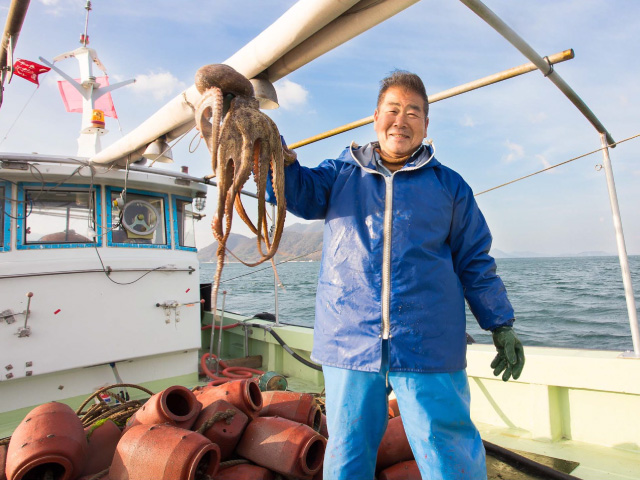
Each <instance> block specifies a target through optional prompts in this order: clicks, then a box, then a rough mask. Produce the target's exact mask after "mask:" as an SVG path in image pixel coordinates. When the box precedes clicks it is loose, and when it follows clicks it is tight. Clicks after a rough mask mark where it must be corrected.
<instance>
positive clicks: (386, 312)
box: [349, 142, 435, 340]
mask: <svg viewBox="0 0 640 480" xmlns="http://www.w3.org/2000/svg"><path fill="white" fill-rule="evenodd" d="M353 146H354V143H353V142H351V146H350V148H349V153H350V154H351V158H353V159H354V160H355V162H356V164H358V165H360V168H362V169H363V170H365V171H367V172H369V173H375V174H378V175H380V176H381V177H382V178H384V183H385V198H384V227H383V230H384V231H383V238H384V241H383V244H382V292H381V299H380V303H381V308H382V312H381V313H382V333H381V334H380V337H381V338H382V339H383V340H388V339H389V338H391V337H392V335H391V334H390V330H391V318H390V311H391V309H390V300H391V224H392V221H393V215H392V213H393V177H394V175H395V174H396V173H397V172H400V171H404V172H407V171H411V170H417V169H419V168H422V167H423V166H424V165H426V164H428V163H429V162H430V161H431V159H432V158H433V155H434V154H433V153H432V154H431V157H429V160H427V161H426V162H425V163H423V164H422V165H420V166H417V167H416V166H414V167H409V168H405V169H403V170H397V171H395V172H392V173H391V175H389V176H386V175H383V174H382V173H380V172H379V171H377V170H374V169H371V168H368V167H365V166H364V165H362V164H361V163H360V162H359V161H358V159H357V158H356V157H355V155H354V154H353ZM434 153H435V152H434Z"/></svg>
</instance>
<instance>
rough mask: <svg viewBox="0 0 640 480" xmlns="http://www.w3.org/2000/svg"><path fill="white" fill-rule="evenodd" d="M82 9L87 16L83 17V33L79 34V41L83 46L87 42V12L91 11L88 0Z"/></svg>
mask: <svg viewBox="0 0 640 480" xmlns="http://www.w3.org/2000/svg"><path fill="white" fill-rule="evenodd" d="M84 9H85V10H86V11H87V17H86V18H85V21H84V33H83V34H82V35H80V43H81V44H82V46H83V47H86V46H87V44H88V43H89V34H88V32H87V31H88V29H89V12H90V11H91V1H90V0H87V4H86V5H85V6H84Z"/></svg>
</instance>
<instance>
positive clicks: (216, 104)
mask: <svg viewBox="0 0 640 480" xmlns="http://www.w3.org/2000/svg"><path fill="white" fill-rule="evenodd" d="M222 105H223V95H222V90H220V89H219V88H217V87H211V89H209V90H207V91H206V92H205V93H204V95H202V97H201V98H200V101H199V102H198V104H197V106H196V113H195V117H196V128H197V129H198V130H200V133H201V135H202V136H203V138H204V140H205V143H206V145H207V148H208V149H209V152H211V170H212V171H213V173H214V174H215V173H216V170H217V156H218V140H219V138H218V137H219V136H220V122H221V121H222Z"/></svg>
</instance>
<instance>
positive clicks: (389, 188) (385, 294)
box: [381, 172, 395, 340]
mask: <svg viewBox="0 0 640 480" xmlns="http://www.w3.org/2000/svg"><path fill="white" fill-rule="evenodd" d="M394 175H395V172H394V173H392V174H391V175H390V176H388V177H386V176H385V177H384V183H385V198H384V233H383V235H384V237H383V238H384V242H383V245H382V248H383V253H382V299H381V300H382V339H383V340H387V339H388V338H391V335H390V334H389V330H390V328H391V322H390V319H389V303H390V299H391V222H392V220H393V215H392V212H393V176H394Z"/></svg>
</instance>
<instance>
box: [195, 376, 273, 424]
mask: <svg viewBox="0 0 640 480" xmlns="http://www.w3.org/2000/svg"><path fill="white" fill-rule="evenodd" d="M193 393H194V394H195V396H196V398H197V399H198V401H199V402H200V403H201V404H202V407H203V408H206V407H208V406H209V405H211V404H212V403H213V402H215V401H216V400H225V401H227V402H229V403H230V404H231V405H233V406H234V407H236V408H237V409H238V410H240V411H241V412H243V413H244V414H245V415H246V416H247V417H249V418H251V419H252V418H255V417H257V416H258V413H259V412H260V410H261V409H262V393H261V392H260V387H258V384H257V383H256V382H255V381H253V380H252V379H243V380H232V381H230V382H227V383H224V384H222V385H217V386H210V385H207V386H206V387H200V388H198V389H196V390H195V391H194V392H193Z"/></svg>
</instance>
